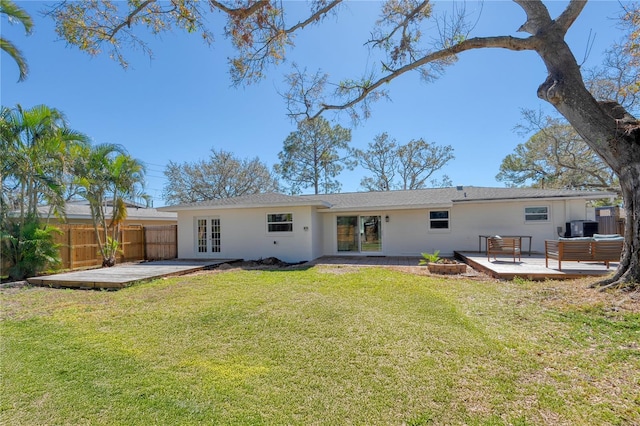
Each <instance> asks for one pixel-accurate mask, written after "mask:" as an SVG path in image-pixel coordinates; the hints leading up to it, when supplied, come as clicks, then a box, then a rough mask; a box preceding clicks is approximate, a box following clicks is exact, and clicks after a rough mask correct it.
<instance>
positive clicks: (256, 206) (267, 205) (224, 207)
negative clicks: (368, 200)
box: [156, 201, 331, 212]
mask: <svg viewBox="0 0 640 426" xmlns="http://www.w3.org/2000/svg"><path fill="white" fill-rule="evenodd" d="M276 207H277V208H287V207H325V208H329V207H331V204H330V203H327V202H325V201H314V202H308V201H306V202H302V201H300V202H286V203H282V202H278V203H258V204H223V205H210V206H208V205H183V206H180V205H177V206H165V207H158V208H156V210H158V211H163V212H180V211H189V210H233V209H259V208H276Z"/></svg>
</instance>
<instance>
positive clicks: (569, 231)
mask: <svg viewBox="0 0 640 426" xmlns="http://www.w3.org/2000/svg"><path fill="white" fill-rule="evenodd" d="M597 233H598V222H594V221H591V220H572V221H571V222H567V223H566V233H565V237H593V234H597Z"/></svg>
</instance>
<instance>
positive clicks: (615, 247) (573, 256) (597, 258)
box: [544, 234, 624, 271]
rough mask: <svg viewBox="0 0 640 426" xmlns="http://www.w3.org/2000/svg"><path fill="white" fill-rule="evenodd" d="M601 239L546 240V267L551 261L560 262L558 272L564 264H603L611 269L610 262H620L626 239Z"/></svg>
mask: <svg viewBox="0 0 640 426" xmlns="http://www.w3.org/2000/svg"><path fill="white" fill-rule="evenodd" d="M605 237H606V238H599V237H598V234H596V235H594V237H593V238H570V239H561V240H558V241H556V240H546V241H545V242H544V257H545V264H546V267H547V268H548V267H549V259H555V260H557V261H558V270H560V271H561V270H562V262H563V261H570V262H603V263H604V264H605V265H606V267H607V269H609V262H619V261H620V256H621V254H622V247H623V245H624V238H623V237H621V236H619V235H617V236H605Z"/></svg>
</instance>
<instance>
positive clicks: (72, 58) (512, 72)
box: [0, 0, 622, 207]
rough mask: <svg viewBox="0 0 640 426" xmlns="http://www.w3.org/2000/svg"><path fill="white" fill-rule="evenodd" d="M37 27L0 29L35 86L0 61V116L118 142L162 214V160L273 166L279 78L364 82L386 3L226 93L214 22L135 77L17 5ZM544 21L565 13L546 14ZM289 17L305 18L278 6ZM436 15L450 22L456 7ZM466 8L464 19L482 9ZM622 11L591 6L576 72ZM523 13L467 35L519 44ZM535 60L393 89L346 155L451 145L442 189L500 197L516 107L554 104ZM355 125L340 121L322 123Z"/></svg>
mask: <svg viewBox="0 0 640 426" xmlns="http://www.w3.org/2000/svg"><path fill="white" fill-rule="evenodd" d="M18 3H19V4H20V5H21V6H22V7H23V8H24V9H26V10H27V11H28V12H29V13H30V14H31V15H32V17H33V18H34V21H35V29H34V33H33V34H32V35H31V36H29V37H26V36H25V35H24V31H23V29H22V27H20V26H18V25H13V26H12V25H9V24H8V23H7V21H6V19H4V18H3V20H2V22H1V25H2V28H1V30H2V35H3V37H6V38H7V39H9V40H11V41H12V42H13V43H14V44H16V45H17V46H18V47H19V48H20V49H21V50H22V52H23V54H24V55H25V57H26V58H27V61H28V63H29V68H30V74H29V77H28V79H27V80H26V81H25V82H22V83H18V82H17V78H18V69H17V67H16V66H15V64H14V63H13V62H12V60H11V59H10V58H9V57H8V56H7V55H6V54H4V53H2V54H1V55H0V61H1V76H0V77H1V80H0V83H1V86H0V87H1V94H0V99H1V102H2V105H3V106H8V107H13V106H15V105H16V104H21V105H22V106H23V107H25V108H29V107H32V106H34V105H38V104H46V105H49V106H51V107H55V108H58V109H59V110H61V111H63V112H64V113H65V114H66V116H67V119H68V121H69V122H70V126H71V127H72V128H74V129H76V130H78V131H81V132H84V133H86V134H88V135H89V136H90V137H91V138H92V139H93V141H94V142H95V143H118V144H122V145H123V146H125V147H126V148H127V150H128V151H129V153H130V154H131V155H132V156H134V157H135V158H138V159H140V160H142V161H143V162H144V163H145V164H146V165H147V188H146V190H147V192H148V193H149V194H150V195H151V196H152V197H153V198H154V205H155V206H156V207H157V206H161V205H163V204H164V201H163V200H162V197H161V194H162V188H163V187H164V185H165V183H166V180H165V177H164V175H163V170H164V166H165V165H166V164H167V163H168V162H169V161H170V160H172V161H175V162H179V163H182V162H192V161H196V160H199V159H201V158H206V157H207V156H208V153H209V151H210V149H211V148H215V149H223V150H226V151H231V152H234V153H235V154H236V155H237V156H239V157H241V158H245V157H249V158H253V157H256V156H257V157H259V158H260V159H261V160H262V161H263V162H265V163H266V164H268V165H269V166H273V165H274V164H276V163H277V162H278V157H277V155H278V152H279V151H280V150H281V149H282V143H283V141H284V140H285V138H286V137H287V135H288V134H289V133H290V132H292V131H294V130H295V124H294V123H292V122H291V121H290V119H289V118H288V117H287V116H286V112H287V111H286V106H285V103H284V101H283V100H282V98H281V96H280V95H279V94H278V91H280V92H282V91H284V89H285V87H284V83H283V80H284V75H285V74H286V73H287V72H288V71H289V67H290V65H291V63H293V62H296V63H297V64H299V65H300V66H303V67H307V69H308V70H310V71H315V70H316V69H318V68H321V69H322V71H323V72H326V73H328V74H330V76H331V80H332V81H338V80H340V79H342V78H347V77H352V78H355V77H358V76H359V75H360V74H362V73H363V72H364V71H365V70H366V69H367V67H370V66H372V65H373V66H375V64H377V60H376V59H375V56H374V55H372V54H370V53H369V52H368V50H367V48H366V47H363V44H364V42H366V40H367V37H368V35H369V31H370V30H371V28H372V25H373V22H374V21H375V19H376V18H377V16H378V10H379V6H380V3H379V2H373V1H352V2H350V3H348V4H347V5H346V7H345V8H343V9H342V11H341V13H340V14H339V16H338V17H337V18H334V17H330V18H328V19H327V20H326V21H325V22H324V23H323V24H321V25H320V26H317V27H313V28H310V29H306V30H304V31H303V32H301V33H299V34H298V35H296V38H295V43H296V46H295V47H294V48H293V49H291V50H289V53H288V54H289V56H288V58H287V62H286V63H285V64H283V65H282V66H280V67H278V68H271V69H269V71H268V73H267V76H266V78H265V79H264V80H263V81H261V82H260V83H259V84H253V85H250V86H248V87H244V88H233V87H231V81H230V78H229V76H228V74H227V58H228V57H230V56H232V55H233V51H232V49H231V47H230V44H229V42H228V41H227V40H226V39H224V36H223V35H222V28H221V27H220V26H219V25H218V26H217V27H216V28H213V26H214V25H217V24H219V20H218V19H216V18H215V17H213V18H212V21H211V23H212V31H213V33H214V35H215V37H216V41H215V43H214V44H213V45H212V46H206V45H205V44H204V43H202V42H201V41H200V40H199V39H198V36H197V35H189V34H184V33H182V32H177V31H176V32H171V33H165V34H163V35H162V36H161V37H155V38H154V37H153V36H151V35H146V36H145V37H146V39H147V40H148V41H149V42H150V45H151V47H152V49H153V52H154V58H153V59H149V58H148V57H146V56H144V55H143V54H142V53H140V52H136V51H127V59H128V60H129V62H130V64H131V66H130V68H129V69H128V70H123V69H122V68H121V67H120V66H119V65H118V64H117V63H116V62H115V61H112V60H111V59H109V57H108V55H106V54H104V55H102V56H98V57H89V56H88V55H86V54H84V53H81V52H80V51H78V50H77V49H75V48H71V47H67V46H66V45H65V43H64V42H63V41H59V40H57V36H56V34H55V32H54V30H53V24H52V22H51V21H50V19H48V18H45V17H43V16H41V14H40V13H39V11H41V10H43V9H44V6H45V3H42V2H35V1H21V2H18ZM548 3H549V4H550V6H549V7H550V11H551V14H552V16H556V15H557V13H559V12H560V11H561V10H562V8H563V7H564V6H565V5H566V3H567V2H565V1H554V2H548ZM285 5H286V6H294V7H295V6H299V4H295V2H285ZM436 7H437V8H440V9H444V10H451V7H452V3H451V2H448V1H441V2H437V3H436ZM478 7H479V3H476V2H473V1H470V2H468V3H467V10H468V11H473V10H477V9H478ZM619 11H620V7H619V4H618V2H617V1H613V0H612V1H591V2H589V3H588V4H587V6H586V8H585V10H584V12H583V13H582V15H581V16H580V17H579V18H578V21H576V23H575V24H574V25H573V27H572V28H571V30H570V32H569V34H568V38H567V40H568V41H569V43H570V45H571V47H572V49H573V51H574V54H575V56H576V57H577V59H578V61H579V62H582V60H583V58H584V56H585V51H586V50H587V47H588V45H589V37H590V34H591V39H592V40H593V37H594V36H595V40H594V42H593V46H592V48H591V52H590V55H589V56H588V59H587V60H586V61H585V62H584V65H583V66H584V67H587V68H588V67H592V66H595V65H598V64H600V63H601V60H602V52H603V51H604V50H605V49H606V48H607V47H609V46H610V45H611V44H612V42H613V41H616V40H618V39H619V38H620V37H621V35H622V33H621V32H620V30H619V29H617V28H616V19H615V18H616V17H617V16H618V14H619ZM524 16H525V15H524V12H523V11H522V10H521V9H520V8H519V6H517V5H516V4H514V3H512V2H510V1H488V2H485V3H484V6H483V10H482V14H481V16H480V19H479V21H478V24H477V26H476V28H475V31H474V33H473V35H475V36H489V35H514V36H521V37H522V36H524V34H519V33H517V32H516V30H517V29H518V27H519V26H520V25H521V24H522V23H524ZM545 77H546V71H545V69H544V66H543V64H542V61H541V60H540V59H539V58H538V57H537V56H536V55H535V54H533V53H531V52H510V51H505V50H498V49H492V50H486V49H484V50H482V51H474V52H466V53H463V54H462V55H460V57H459V61H458V62H457V63H456V64H455V65H453V66H452V67H449V68H448V69H447V71H446V73H445V75H444V76H443V77H441V78H440V79H439V80H437V81H436V82H433V83H424V82H422V81H421V80H420V79H419V77H418V76H417V74H409V75H404V76H402V77H401V78H400V79H397V80H395V81H393V82H392V83H391V84H390V85H389V86H388V90H389V94H390V97H391V100H390V101H384V100H383V101H380V102H378V103H376V104H375V105H374V107H373V110H372V116H371V118H370V119H369V120H367V121H365V122H362V123H360V125H359V126H358V127H356V128H354V129H353V130H352V141H351V145H352V146H353V147H358V148H366V146H367V144H368V143H369V142H371V141H373V138H374V137H375V136H376V135H377V134H380V133H382V132H387V133H388V134H389V135H390V136H391V137H393V138H395V139H396V140H397V141H398V143H406V142H408V141H409V140H411V139H418V138H424V139H425V140H426V141H428V142H432V143H436V144H439V145H451V146H453V148H454V154H455V157H456V158H455V159H454V160H452V161H451V162H450V163H449V164H448V165H447V166H446V167H445V168H444V169H443V170H442V171H441V173H438V175H437V176H436V177H437V178H441V177H442V175H443V174H446V175H448V176H449V177H450V178H451V180H452V181H453V184H454V185H474V186H504V184H503V183H501V182H497V181H496V180H495V176H496V174H497V173H498V171H499V166H500V163H501V161H502V159H503V158H504V157H505V156H506V155H508V154H510V153H511V152H512V151H513V149H514V148H515V146H516V145H517V144H518V143H522V142H524V141H525V138H524V137H521V136H519V135H518V134H516V133H515V132H514V131H513V128H514V127H515V126H516V125H517V124H518V123H519V122H520V121H521V115H520V111H521V109H522V108H533V109H538V108H543V109H544V110H547V111H551V110H550V109H549V106H548V105H546V104H545V103H544V102H542V101H541V100H539V99H538V98H537V97H536V89H537V87H538V85H539V84H540V83H542V82H543V81H544V79H545ZM327 118H328V119H331V120H337V121H336V122H338V123H340V124H342V125H349V124H350V122H349V121H348V118H347V117H346V116H341V117H334V116H333V115H330V116H327ZM365 174H366V171H365V170H362V169H356V170H354V171H353V172H345V173H343V174H342V175H341V177H340V180H341V181H342V185H343V186H342V191H343V192H347V191H358V190H361V188H360V179H361V178H362V177H363V176H365Z"/></svg>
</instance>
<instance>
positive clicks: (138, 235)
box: [56, 225, 178, 269]
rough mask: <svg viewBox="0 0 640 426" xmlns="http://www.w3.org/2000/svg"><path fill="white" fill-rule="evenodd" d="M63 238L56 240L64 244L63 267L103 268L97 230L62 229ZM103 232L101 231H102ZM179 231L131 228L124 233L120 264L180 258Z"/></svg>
mask: <svg viewBox="0 0 640 426" xmlns="http://www.w3.org/2000/svg"><path fill="white" fill-rule="evenodd" d="M58 227H59V228H60V230H61V231H62V234H60V235H57V236H56V243H58V244H60V258H61V260H62V264H61V267H62V268H64V269H80V268H87V267H91V266H100V265H102V256H101V255H100V249H99V248H98V242H97V239H96V235H95V231H94V229H93V226H87V225H58ZM98 230H99V231H100V230H101V228H99V229H98ZM177 236H178V231H177V226H176V225H164V226H144V227H143V226H128V227H124V228H121V229H120V238H119V240H120V251H121V252H120V253H119V255H118V257H117V262H118V263H122V262H134V261H139V260H163V259H174V258H176V257H177V254H178V250H177V241H178V238H177Z"/></svg>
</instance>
